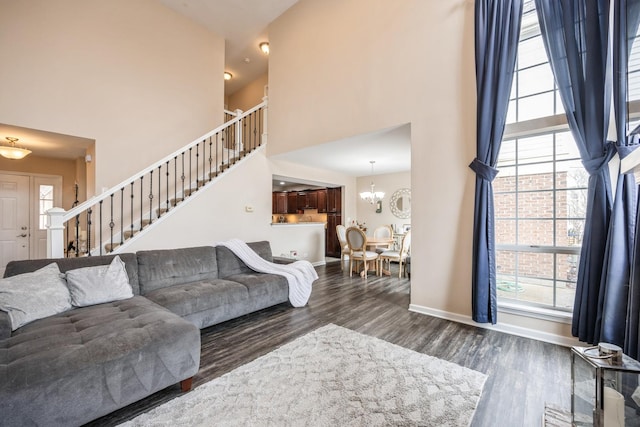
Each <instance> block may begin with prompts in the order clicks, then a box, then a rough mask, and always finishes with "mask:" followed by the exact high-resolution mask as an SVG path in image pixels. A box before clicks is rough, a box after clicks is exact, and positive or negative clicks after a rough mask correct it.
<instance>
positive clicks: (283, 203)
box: [272, 193, 287, 215]
mask: <svg viewBox="0 0 640 427" xmlns="http://www.w3.org/2000/svg"><path fill="white" fill-rule="evenodd" d="M272 213H273V214H278V215H280V214H286V213H287V193H273V198H272Z"/></svg>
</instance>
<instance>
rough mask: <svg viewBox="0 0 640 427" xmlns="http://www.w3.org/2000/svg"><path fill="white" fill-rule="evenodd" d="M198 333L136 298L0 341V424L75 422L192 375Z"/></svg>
mask: <svg viewBox="0 0 640 427" xmlns="http://www.w3.org/2000/svg"><path fill="white" fill-rule="evenodd" d="M199 363H200V331H199V330H198V329H197V328H196V327H194V326H193V325H192V324H191V323H189V322H186V321H185V320H183V319H181V318H180V317H179V316H176V315H175V314H173V313H171V312H169V311H168V310H166V309H165V308H163V307H160V306H159V305H157V304H155V303H153V302H151V301H149V300H148V299H146V298H144V297H141V296H137V297H133V298H130V299H127V300H122V301H116V302H112V303H106V304H99V305H94V306H90V307H83V308H77V309H73V310H69V311H67V312H65V313H62V314H59V315H56V316H52V317H48V318H46V319H41V320H37V321H34V322H32V323H30V324H28V325H25V326H23V327H22V328H20V329H18V330H17V331H16V332H15V333H14V335H13V336H12V337H11V338H8V339H5V340H0V414H2V421H0V424H3V423H6V425H47V426H56V425H81V424H84V423H86V422H88V421H90V420H92V419H95V418H97V417H100V416H102V415H105V414H107V413H110V412H112V411H114V410H116V409H118V408H121V407H123V406H125V405H128V404H129V403H132V402H135V401H137V400H139V399H141V398H143V397H145V396H148V395H149V394H151V393H154V392H156V391H158V390H161V389H163V388H166V387H167V386H169V385H171V384H175V383H177V382H179V381H181V380H183V379H185V378H189V377H191V376H193V375H194V374H195V373H196V372H197V371H198V367H199Z"/></svg>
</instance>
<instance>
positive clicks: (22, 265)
mask: <svg viewBox="0 0 640 427" xmlns="http://www.w3.org/2000/svg"><path fill="white" fill-rule="evenodd" d="M116 256H119V257H120V259H121V260H122V261H124V264H125V268H126V269H127V276H129V284H130V285H131V289H133V294H134V295H140V287H139V286H138V261H137V259H136V254H132V253H122V254H118V255H101V256H85V257H78V258H54V259H33V260H21V261H11V262H10V263H8V264H7V268H6V269H5V271H4V277H11V276H15V275H16V274H22V273H29V272H31V271H35V270H37V269H39V268H42V267H44V266H45V265H47V264H51V263H52V262H55V263H56V264H58V268H60V271H61V272H62V273H66V272H67V271H68V270H74V269H76V268H82V267H93V266H96V265H109V264H111V261H113V258H115V257H116Z"/></svg>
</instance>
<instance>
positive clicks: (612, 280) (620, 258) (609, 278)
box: [593, 0, 639, 348]
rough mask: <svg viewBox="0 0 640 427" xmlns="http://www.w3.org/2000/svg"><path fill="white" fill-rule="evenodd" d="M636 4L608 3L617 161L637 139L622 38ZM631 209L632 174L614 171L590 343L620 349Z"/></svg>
mask: <svg viewBox="0 0 640 427" xmlns="http://www.w3.org/2000/svg"><path fill="white" fill-rule="evenodd" d="M627 3H628V4H627ZM638 3H639V2H638V1H637V0H629V1H627V0H615V5H614V6H615V10H614V25H613V32H612V35H613V97H614V110H615V119H616V133H617V141H616V144H615V146H616V150H617V152H618V155H619V157H620V159H623V158H625V157H626V156H627V155H628V154H629V153H631V152H632V151H633V150H634V149H635V148H636V147H637V140H638V138H637V137H634V136H631V137H627V134H628V119H627V70H628V55H629V50H630V49H629V48H630V46H628V43H627V40H628V38H629V37H630V36H631V37H632V36H635V33H636V30H637V28H638V16H639V15H638V7H637V6H638ZM627 6H629V9H627ZM628 19H629V20H628ZM636 209H637V186H636V183H635V178H634V176H633V175H631V174H620V175H619V176H618V178H617V184H616V193H615V197H614V201H613V207H612V211H611V222H610V224H609V233H608V238H607V246H606V253H605V263H604V267H603V272H602V279H601V284H600V295H599V300H598V310H599V312H598V316H597V318H596V326H595V331H594V338H593V343H597V342H609V343H613V344H616V345H618V346H620V347H623V348H624V346H625V334H626V333H627V316H628V304H629V282H630V278H631V273H630V272H631V264H632V262H633V260H632V257H633V248H634V240H635V237H634V234H635V232H634V230H635V221H636Z"/></svg>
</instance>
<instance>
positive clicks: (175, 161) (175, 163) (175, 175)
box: [173, 156, 178, 206]
mask: <svg viewBox="0 0 640 427" xmlns="http://www.w3.org/2000/svg"><path fill="white" fill-rule="evenodd" d="M177 204H178V156H175V157H174V158H173V206H175V205H177Z"/></svg>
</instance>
